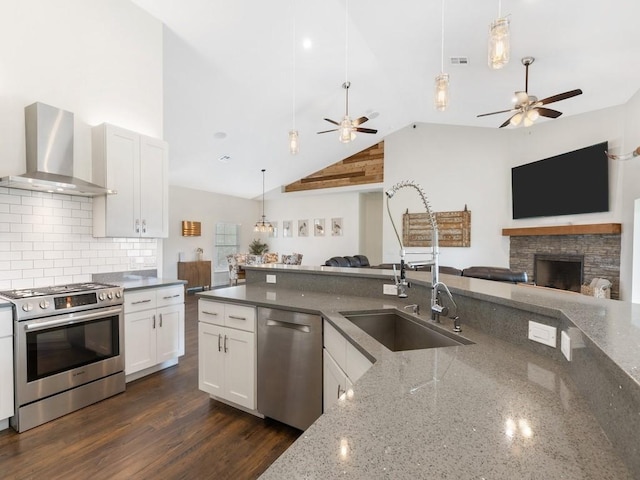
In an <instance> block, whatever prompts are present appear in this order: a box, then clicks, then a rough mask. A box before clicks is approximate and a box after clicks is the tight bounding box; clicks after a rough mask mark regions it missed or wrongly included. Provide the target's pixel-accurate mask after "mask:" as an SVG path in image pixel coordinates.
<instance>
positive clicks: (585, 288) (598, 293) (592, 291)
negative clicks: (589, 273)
mask: <svg viewBox="0 0 640 480" xmlns="http://www.w3.org/2000/svg"><path fill="white" fill-rule="evenodd" d="M580 293H581V294H583V295H587V296H589V297H596V298H611V288H594V287H592V286H591V285H582V286H581V287H580Z"/></svg>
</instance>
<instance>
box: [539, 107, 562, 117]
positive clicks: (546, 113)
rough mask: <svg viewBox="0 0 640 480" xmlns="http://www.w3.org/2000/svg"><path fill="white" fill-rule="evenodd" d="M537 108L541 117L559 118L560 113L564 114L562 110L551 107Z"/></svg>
mask: <svg viewBox="0 0 640 480" xmlns="http://www.w3.org/2000/svg"><path fill="white" fill-rule="evenodd" d="M536 110H538V113H539V114H540V116H541V117H549V118H558V117H559V116H560V115H562V112H559V111H558V110H552V109H550V108H544V107H540V108H537V109H536Z"/></svg>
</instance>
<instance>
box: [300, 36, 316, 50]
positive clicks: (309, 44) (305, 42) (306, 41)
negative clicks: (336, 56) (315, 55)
mask: <svg viewBox="0 0 640 480" xmlns="http://www.w3.org/2000/svg"><path fill="white" fill-rule="evenodd" d="M312 46H313V42H311V39H310V38H305V39H304V40H302V48H304V49H305V50H309V49H310V48H311V47H312Z"/></svg>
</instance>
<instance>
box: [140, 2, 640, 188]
mask: <svg viewBox="0 0 640 480" xmlns="http://www.w3.org/2000/svg"><path fill="white" fill-rule="evenodd" d="M133 1H134V3H136V4H138V5H139V6H141V7H142V8H143V9H145V10H147V11H148V12H149V13H151V14H152V15H154V16H156V17H157V18H158V19H160V20H161V21H162V22H163V23H164V24H165V25H166V28H165V35H164V51H165V53H164V69H165V74H164V89H165V96H164V125H165V128H164V133H165V139H166V140H167V141H168V142H169V144H170V145H171V160H170V182H171V184H173V185H181V186H187V187H191V188H196V189H201V190H208V191H215V192H219V193H224V194H230V195H236V196H240V197H246V198H254V197H256V196H258V195H260V193H261V191H262V174H261V171H260V170H261V169H262V168H265V169H266V170H267V172H266V189H267V190H271V189H274V188H277V187H279V186H281V185H285V184H288V183H292V182H294V181H296V180H298V179H300V178H302V177H305V176H307V175H309V174H311V173H313V172H315V171H318V170H320V169H322V168H324V167H326V166H328V165H330V164H333V163H335V162H338V161H340V160H342V159H344V158H346V157H348V156H350V155H353V154H354V153H356V152H358V151H361V150H364V149H365V148H368V147H370V146H372V145H374V144H377V143H378V142H380V141H381V140H383V139H384V137H385V136H386V135H389V134H391V133H393V132H394V131H396V130H398V129H401V128H403V127H405V126H407V125H409V124H411V123H414V122H428V123H441V124H449V125H465V126H476V127H485V128H497V126H498V125H500V124H501V123H502V122H503V121H504V120H506V119H507V118H508V114H502V115H495V116H489V117H483V118H477V117H476V115H478V114H480V113H485V112H491V111H495V110H503V109H507V108H510V106H511V105H512V103H511V99H512V97H513V93H514V92H515V91H516V90H524V67H523V66H522V64H521V63H520V59H521V58H522V57H524V56H533V57H535V58H536V60H535V62H534V64H533V65H532V66H531V68H530V77H529V93H530V94H533V95H536V96H538V97H539V98H543V97H547V96H550V95H553V94H556V93H560V92H564V91H567V90H572V89H574V88H581V89H582V90H583V91H584V94H583V95H580V96H578V97H574V98H571V99H568V100H564V101H562V102H559V103H556V104H554V108H556V109H557V110H560V111H562V112H563V113H564V116H570V115H576V114H580V113H584V112H588V111H594V110H598V109H602V108H606V107H610V106H614V105H620V104H624V103H625V102H627V101H628V100H629V98H630V97H631V96H632V95H633V94H634V93H636V92H637V91H638V89H639V88H640V68H638V63H637V62H638V58H640V41H638V26H637V20H638V18H640V15H639V14H640V2H637V1H636V0H611V1H609V2H584V1H580V0H563V1H561V2H558V1H555V0H503V1H502V2H501V9H502V14H503V15H509V18H510V20H511V32H512V34H511V43H512V51H511V62H510V63H509V64H508V65H507V66H506V67H505V68H503V69H501V70H490V69H489V68H488V67H487V62H486V56H487V52H486V49H487V31H488V25H489V23H490V22H491V21H492V20H494V19H495V18H496V17H497V16H498V5H499V1H498V0H487V1H478V0H444V8H445V16H444V18H445V21H444V50H443V49H442V42H441V40H442V29H441V22H442V16H441V7H442V2H441V0H429V1H427V0H395V1H393V2H391V1H389V0H323V1H316V2H310V1H304V0H272V1H269V2H265V1H261V0H234V1H222V0H181V1H180V2H176V1H175V0H133ZM305 41H307V42H308V44H307V46H305ZM443 51H444V71H445V72H447V73H449V75H450V77H451V102H450V106H449V108H448V109H447V110H446V111H444V112H438V111H436V110H435V109H434V108H433V100H432V98H433V81H434V77H435V76H436V75H437V74H438V73H440V71H441V55H442V52H443ZM451 57H466V58H467V59H468V64H466V65H453V64H451V60H450V59H451ZM347 77H348V79H349V80H350V81H351V85H352V86H351V89H350V96H349V103H350V105H349V111H350V114H351V116H352V118H353V117H359V116H361V115H367V116H368V117H370V120H369V121H368V122H367V123H366V124H365V125H364V126H366V127H369V128H374V129H377V130H378V133H377V134H376V135H369V134H359V135H358V136H357V138H356V139H355V140H354V141H353V142H351V143H349V144H341V143H339V142H338V139H337V135H336V134H335V133H327V134H322V135H318V134H317V133H316V132H318V131H321V130H326V129H329V128H331V127H332V125H331V124H329V123H327V122H326V121H324V120H323V118H325V117H328V118H331V119H334V120H338V121H339V120H340V118H341V116H342V115H343V114H344V109H345V105H344V100H345V98H344V90H343V89H342V87H341V85H342V83H343V82H344V81H345V79H346V78H347ZM294 117H295V118H294ZM562 118H563V117H561V118H560V119H558V120H549V119H540V120H539V122H553V121H556V122H558V121H562ZM294 123H295V128H296V129H297V130H298V131H299V132H300V153H299V154H297V155H295V156H292V155H290V154H289V151H288V142H287V134H288V131H289V130H290V129H291V128H292V127H293V125H294ZM509 128H511V127H509ZM520 128H523V127H520ZM532 128H535V126H534V127H532Z"/></svg>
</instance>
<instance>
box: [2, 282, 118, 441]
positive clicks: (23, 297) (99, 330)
mask: <svg viewBox="0 0 640 480" xmlns="http://www.w3.org/2000/svg"><path fill="white" fill-rule="evenodd" d="M0 296H2V297H4V298H5V299H7V300H9V301H10V302H12V303H13V318H14V342H15V344H14V351H15V374H16V375H15V376H16V379H15V400H16V402H15V403H16V413H15V416H14V417H12V419H11V425H12V427H13V428H14V429H16V430H17V431H18V432H23V431H25V430H28V429H30V428H33V427H36V426H38V425H41V424H43V423H45V422H48V421H50V420H53V419H54V418H58V417H61V416H62V415H65V414H67V413H70V412H72V411H74V410H78V409H79V408H82V407H85V406H87V405H90V404H92V403H95V402H98V401H100V400H102V399H104V398H107V397H110V396H112V395H115V394H117V393H120V392H123V391H124V389H125V375H124V343H123V341H124V323H123V309H122V303H123V289H122V287H118V286H114V285H106V284H101V283H75V284H70V285H62V286H54V287H46V288H34V289H25V290H11V291H5V292H0Z"/></svg>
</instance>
